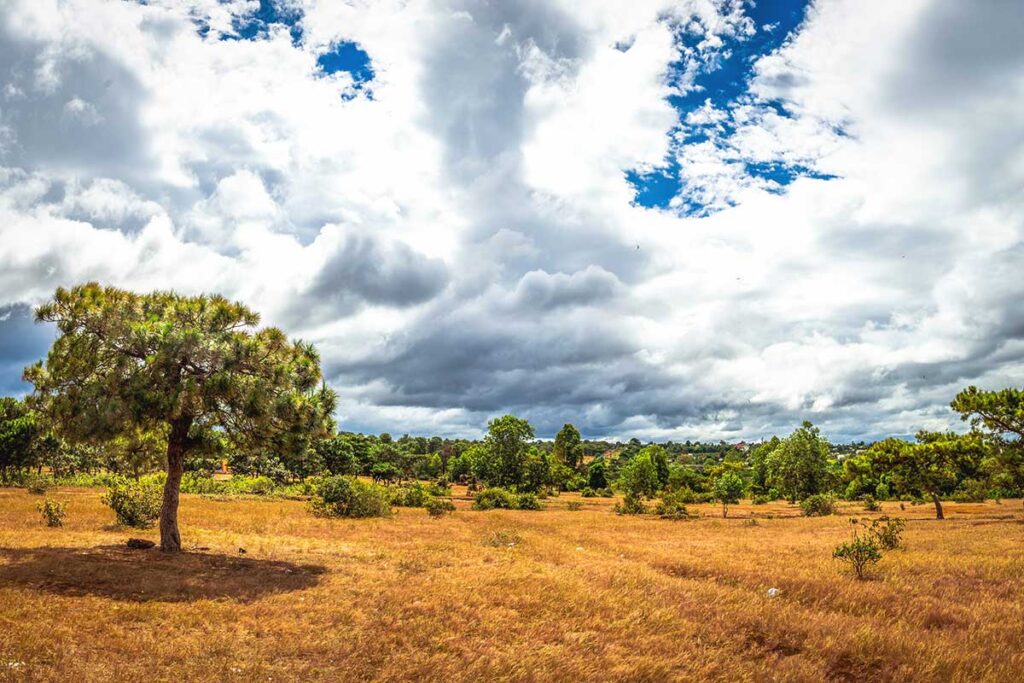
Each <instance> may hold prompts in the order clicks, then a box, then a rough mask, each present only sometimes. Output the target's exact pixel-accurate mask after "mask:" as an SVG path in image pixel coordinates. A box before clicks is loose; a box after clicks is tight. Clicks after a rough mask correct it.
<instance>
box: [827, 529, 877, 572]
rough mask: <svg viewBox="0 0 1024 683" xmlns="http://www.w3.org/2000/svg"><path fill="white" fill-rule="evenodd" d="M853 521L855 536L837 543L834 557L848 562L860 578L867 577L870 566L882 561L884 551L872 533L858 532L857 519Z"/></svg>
mask: <svg viewBox="0 0 1024 683" xmlns="http://www.w3.org/2000/svg"><path fill="white" fill-rule="evenodd" d="M851 522H853V538H851V539H850V540H849V541H846V542H844V543H840V544H839V545H837V546H836V547H835V549H834V550H833V551H832V557H834V558H835V559H837V560H842V561H843V562H845V563H846V564H848V565H849V566H850V568H851V569H852V570H853V573H854V575H855V576H856V577H857V578H858V579H864V578H866V577H867V572H868V569H869V567H871V566H873V565H875V564H878V563H879V562H881V560H882V551H881V549H880V548H879V547H878V541H877V540H876V539H875V537H874V536H873V535H872V534H860V533H858V531H857V520H851Z"/></svg>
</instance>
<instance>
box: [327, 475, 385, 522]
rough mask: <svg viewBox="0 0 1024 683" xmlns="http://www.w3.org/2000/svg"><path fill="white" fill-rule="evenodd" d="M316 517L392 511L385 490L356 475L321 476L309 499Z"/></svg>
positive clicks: (383, 514)
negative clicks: (359, 478) (357, 477)
mask: <svg viewBox="0 0 1024 683" xmlns="http://www.w3.org/2000/svg"><path fill="white" fill-rule="evenodd" d="M309 507H310V510H311V511H312V512H313V514H315V515H317V516H318V517H360V518H362V517H387V516H388V515H390V514H391V505H390V496H389V495H388V491H387V489H385V488H384V487H383V486H380V485H378V484H367V483H365V482H362V481H360V480H358V479H356V478H355V477H351V476H345V475H338V476H333V477H324V478H323V479H321V480H320V484H319V486H318V487H317V489H316V492H315V493H314V494H313V497H312V499H311V500H310V501H309Z"/></svg>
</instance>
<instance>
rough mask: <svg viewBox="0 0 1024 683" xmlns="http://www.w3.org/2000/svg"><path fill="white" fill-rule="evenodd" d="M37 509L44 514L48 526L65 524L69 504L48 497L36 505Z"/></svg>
mask: <svg viewBox="0 0 1024 683" xmlns="http://www.w3.org/2000/svg"><path fill="white" fill-rule="evenodd" d="M36 509H37V510H39V513H40V514H41V515H42V516H43V521H45V522H46V526H50V527H58V526H64V518H65V517H67V506H66V505H65V504H64V503H62V502H60V501H57V500H53V499H52V498H47V499H46V500H44V501H43V502H41V503H39V504H38V505H36Z"/></svg>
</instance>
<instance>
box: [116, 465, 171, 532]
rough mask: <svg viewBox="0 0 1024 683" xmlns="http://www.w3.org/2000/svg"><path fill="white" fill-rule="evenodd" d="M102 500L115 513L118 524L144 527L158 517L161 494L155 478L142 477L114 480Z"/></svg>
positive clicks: (161, 499) (161, 500) (137, 527)
mask: <svg viewBox="0 0 1024 683" xmlns="http://www.w3.org/2000/svg"><path fill="white" fill-rule="evenodd" d="M102 500H103V503H104V505H107V506H109V507H110V508H111V509H112V510H113V511H114V514H115V515H117V523H118V524H120V525H122V526H130V527H135V528H136V529H145V528H147V527H151V526H153V523H154V522H156V520H157V518H159V517H160V505H161V503H162V502H163V496H162V492H161V487H160V485H159V483H158V480H157V479H155V478H151V477H143V478H142V479H140V480H138V481H131V480H127V479H122V480H120V481H118V482H115V483H114V484H113V485H112V486H111V487H110V488H109V489H107V492H106V494H104V496H103V499H102Z"/></svg>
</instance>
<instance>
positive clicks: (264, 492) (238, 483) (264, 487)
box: [227, 476, 277, 496]
mask: <svg viewBox="0 0 1024 683" xmlns="http://www.w3.org/2000/svg"><path fill="white" fill-rule="evenodd" d="M276 488H277V485H276V484H275V483H274V480H273V479H271V478H270V477H264V476H259V477H247V476H234V477H231V479H229V480H228V482H227V492H228V493H231V494H234V495H240V496H269V495H271V494H272V493H274V490H275V489H276Z"/></svg>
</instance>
